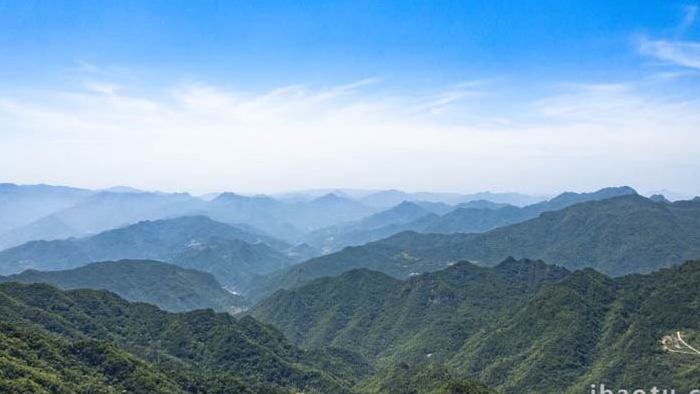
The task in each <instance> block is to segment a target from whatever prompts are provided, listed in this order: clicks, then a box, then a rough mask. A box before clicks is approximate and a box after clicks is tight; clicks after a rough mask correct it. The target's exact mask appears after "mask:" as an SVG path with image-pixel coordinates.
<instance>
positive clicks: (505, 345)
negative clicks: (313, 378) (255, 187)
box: [250, 258, 700, 394]
mask: <svg viewBox="0 0 700 394" xmlns="http://www.w3.org/2000/svg"><path fill="white" fill-rule="evenodd" d="M698 281H700V261H691V262H687V263H685V264H682V265H679V266H674V267H673V268H668V269H663V270H661V271H657V272H654V273H651V274H647V275H631V276H624V277H620V278H610V277H608V276H605V275H603V274H600V273H598V272H596V271H594V270H592V269H590V268H586V269H584V270H580V271H575V272H569V271H568V270H566V269H564V268H561V267H557V266H552V265H547V264H545V263H543V262H541V261H531V260H519V261H517V260H515V259H512V258H511V259H507V260H505V261H503V262H501V263H500V264H498V265H496V266H494V267H492V268H488V267H482V266H479V265H475V264H472V263H468V262H459V263H456V264H454V265H452V266H450V267H448V268H446V269H444V270H441V271H437V272H433V273H426V274H422V275H418V276H415V277H411V278H409V279H407V280H404V281H401V280H397V279H395V278H392V277H390V276H388V275H386V274H383V273H380V272H375V271H370V270H366V269H360V270H353V271H349V272H346V273H344V274H342V275H340V276H338V277H333V278H321V279H317V280H314V281H312V282H309V283H307V284H306V285H303V286H302V287H299V288H295V289H292V290H280V291H278V292H276V293H275V294H274V295H273V296H271V297H269V298H267V299H266V300H264V301H262V302H261V303H259V304H258V305H256V306H255V307H254V308H253V309H252V311H251V312H250V313H251V315H252V316H254V317H256V318H258V319H260V320H262V321H265V322H268V323H271V324H273V325H275V326H276V327H278V328H280V329H281V330H282V331H283V332H284V333H285V335H286V336H287V337H288V338H289V339H290V340H291V341H292V342H294V343H296V344H298V345H300V346H302V347H304V348H308V349H313V348H317V347H322V346H328V345H332V346H338V347H341V348H345V349H349V350H353V351H357V352H359V353H361V354H363V355H364V356H365V357H367V358H368V359H371V360H375V361H374V367H375V368H377V369H378V370H379V371H384V370H387V369H388V370H390V371H391V370H392V368H394V367H393V366H394V365H396V363H397V362H406V363H408V364H409V365H423V364H428V365H429V364H433V363H436V364H438V365H445V366H446V368H447V369H448V370H451V371H453V372H454V371H461V372H462V373H463V374H467V375H471V376H475V377H476V378H477V379H479V380H481V381H483V382H485V383H486V384H487V385H489V386H491V387H494V388H496V389H498V390H499V391H501V392H503V393H533V394H534V393H555V392H557V393H571V394H573V393H582V392H588V390H590V387H591V384H601V383H602V384H605V385H607V386H608V387H652V386H657V387H675V388H676V389H677V390H680V392H688V391H689V390H690V389H692V388H693V387H695V386H696V384H697V376H698V373H700V364H698V362H697V361H698V357H700V355H699V354H693V352H691V351H689V352H687V353H683V352H677V351H674V348H673V347H671V346H673V345H672V343H673V342H674V341H675V340H674V338H682V340H683V341H686V342H687V343H690V344H697V343H699V341H700V329H699V327H700V325H699V324H700V315H698V314H697V313H696V312H697V305H698V303H699V302H700V290H699V289H698V287H697V286H696V284H697V283H698ZM691 346H692V345H691ZM669 349H670V350H669ZM679 349H681V348H680V347H679ZM684 390H685V391H684Z"/></svg>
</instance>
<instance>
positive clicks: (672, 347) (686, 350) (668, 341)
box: [661, 331, 700, 356]
mask: <svg viewBox="0 0 700 394" xmlns="http://www.w3.org/2000/svg"><path fill="white" fill-rule="evenodd" d="M661 343H662V344H663V346H664V350H666V351H667V352H670V353H681V354H691V355H693V356H700V350H698V349H696V348H694V347H692V346H690V345H689V344H688V342H686V341H685V340H684V339H683V336H682V335H681V332H680V331H676V335H675V336H673V335H666V336H665V337H663V338H661Z"/></svg>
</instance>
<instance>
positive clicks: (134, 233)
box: [0, 216, 290, 274]
mask: <svg viewBox="0 0 700 394" xmlns="http://www.w3.org/2000/svg"><path fill="white" fill-rule="evenodd" d="M212 239H215V240H218V241H216V242H221V240H233V241H244V242H247V243H253V244H255V243H264V244H266V245H268V246H270V247H271V248H275V249H277V250H279V249H286V248H289V247H290V246H289V245H288V244H286V243H284V242H282V241H279V240H276V239H274V238H272V237H269V236H266V235H263V234H259V233H251V232H249V231H246V230H241V229H240V228H238V227H236V226H233V225H229V224H224V223H219V222H216V221H213V220H211V219H209V218H207V217H205V216H188V217H180V218H176V219H168V220H156V221H144V222H140V223H137V224H134V225H130V226H127V227H123V228H119V229H115V230H110V231H105V232H103V233H100V234H97V235H94V236H91V237H87V238H79V239H66V240H58V241H32V242H28V243H26V244H24V245H20V246H17V247H14V248H10V249H7V250H4V251H2V252H0V273H5V274H7V273H17V272H20V271H22V270H25V269H38V270H56V269H68V268H74V267H78V266H80V265H84V264H87V263H90V262H94V261H104V260H120V259H152V260H162V261H174V260H176V257H177V256H178V255H179V254H180V253H184V252H187V251H188V249H192V248H195V249H198V250H201V247H202V243H206V242H207V241H209V240H212ZM236 244H237V245H240V243H236ZM280 255H281V253H280ZM278 257H279V256H278ZM279 258H280V259H282V258H283V257H279ZM283 266H284V265H280V266H279V267H278V268H282V267H283Z"/></svg>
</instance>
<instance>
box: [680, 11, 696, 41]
mask: <svg viewBox="0 0 700 394" xmlns="http://www.w3.org/2000/svg"><path fill="white" fill-rule="evenodd" d="M684 11H685V13H684V15H683V20H681V23H680V25H679V26H678V30H679V31H680V33H681V34H683V33H685V31H686V30H688V29H690V28H691V27H692V26H693V25H694V24H695V19H696V18H697V15H698V6H696V5H689V6H686V7H685V9H684Z"/></svg>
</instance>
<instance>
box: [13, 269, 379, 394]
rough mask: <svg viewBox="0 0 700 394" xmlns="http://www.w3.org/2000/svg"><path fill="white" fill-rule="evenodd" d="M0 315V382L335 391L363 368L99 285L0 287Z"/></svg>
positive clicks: (237, 323) (225, 318)
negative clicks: (0, 342)
mask: <svg viewBox="0 0 700 394" xmlns="http://www.w3.org/2000/svg"><path fill="white" fill-rule="evenodd" d="M0 313H2V316H3V321H2V323H0V335H1V336H2V338H3V343H12V344H13V348H12V350H11V351H10V350H8V349H7V348H6V347H5V346H3V347H2V349H0V354H9V355H8V357H2V358H0V362H1V363H2V366H3V368H2V371H3V373H2V375H1V376H0V387H12V388H19V387H25V388H26V387H30V388H31V390H34V391H38V392H41V391H44V392H46V391H49V392H90V388H92V389H93V390H94V389H95V388H96V387H100V390H106V389H108V388H109V387H113V388H116V389H119V390H127V391H129V392H136V393H146V392H176V393H177V392H202V393H204V392H214V393H220V392H246V391H248V392H256V393H260V392H299V391H304V392H334V393H342V392H348V391H349V387H350V386H351V385H352V384H354V380H355V379H357V378H359V377H362V376H364V375H365V374H366V373H368V372H369V369H368V368H369V367H368V366H366V365H364V364H363V363H362V362H361V360H360V359H358V358H356V357H354V356H352V354H350V353H348V352H343V351H330V350H320V351H302V350H299V349H298V348H296V347H294V346H291V345H289V344H288V343H287V342H286V340H285V339H284V337H283V336H282V335H281V334H280V333H278V332H277V331H276V330H274V329H273V328H271V327H269V326H266V325H263V324H260V323H258V322H257V321H255V320H253V319H252V318H249V317H248V318H243V319H240V320H236V319H235V318H233V317H231V316H230V315H227V314H217V313H214V312H212V311H207V310H200V311H194V312H188V313H179V314H174V313H168V312H164V311H161V310H159V309H157V308H156V307H154V306H151V305H147V304H130V303H128V302H126V301H124V300H123V299H121V298H119V297H118V296H116V295H114V294H112V293H108V292H105V291H95V290H72V291H60V290H57V289H55V288H52V287H49V286H47V285H39V284H35V285H23V284H18V283H5V284H0ZM5 341H8V342H5ZM348 360H353V363H349V361H348ZM321 368H323V370H322V369H321ZM10 371H14V372H12V373H10Z"/></svg>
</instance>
